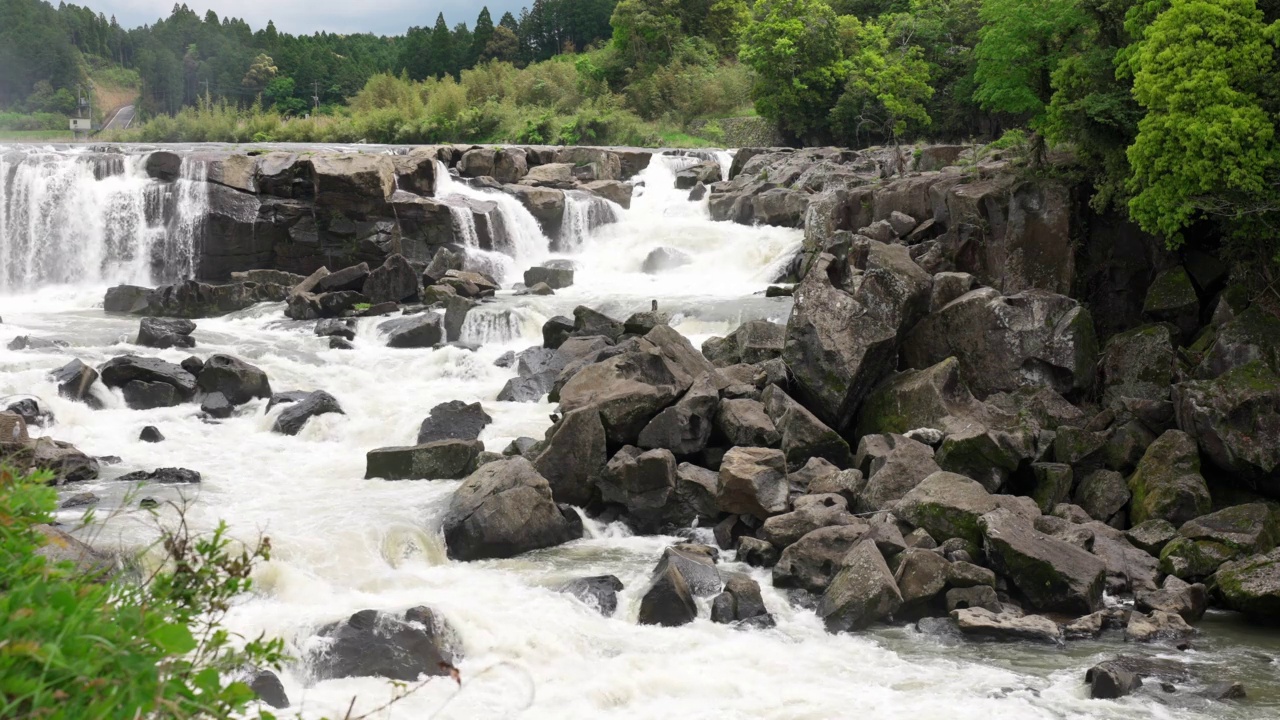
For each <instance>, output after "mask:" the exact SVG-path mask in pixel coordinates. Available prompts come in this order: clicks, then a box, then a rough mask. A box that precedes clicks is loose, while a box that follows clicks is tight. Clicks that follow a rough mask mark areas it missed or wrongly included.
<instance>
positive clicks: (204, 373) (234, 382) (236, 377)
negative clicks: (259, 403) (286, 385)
mask: <svg viewBox="0 0 1280 720" xmlns="http://www.w3.org/2000/svg"><path fill="white" fill-rule="evenodd" d="M196 384H197V386H198V387H199V388H200V390H201V392H204V393H208V394H212V393H222V395H223V396H224V397H226V399H227V402H229V403H230V404H232V405H243V404H245V403H247V402H249V401H250V400H253V399H254V398H270V397H271V383H270V382H268V380H267V374H266V373H265V372H263V371H262V370H261V369H260V368H258V367H255V366H253V365H250V364H249V363H247V362H245V361H243V360H240V359H237V358H233V357H231V356H230V355H214V356H213V357H211V358H209V359H208V360H206V361H205V363H204V368H203V369H202V370H201V371H200V377H199V378H197V380H196Z"/></svg>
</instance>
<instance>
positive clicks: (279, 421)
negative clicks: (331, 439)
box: [271, 390, 343, 435]
mask: <svg viewBox="0 0 1280 720" xmlns="http://www.w3.org/2000/svg"><path fill="white" fill-rule="evenodd" d="M328 413H338V414H339V415H341V414H343V412H342V406H341V405H339V404H338V399H337V398H335V397H334V396H332V395H330V394H329V393H327V392H325V391H323V390H316V391H315V392H313V393H310V394H308V395H307V396H306V397H305V398H303V399H301V400H298V401H296V402H293V403H290V404H289V407H287V408H285V410H284V412H282V413H280V416H279V417H277V418H276V422H275V424H274V425H272V426H271V430H272V432H278V433H280V434H282V435H297V434H298V433H299V432H301V431H302V428H303V427H304V426H305V425H306V424H307V421H308V420H310V419H311V418H313V417H316V416H318V415H325V414H328Z"/></svg>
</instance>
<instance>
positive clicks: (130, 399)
mask: <svg viewBox="0 0 1280 720" xmlns="http://www.w3.org/2000/svg"><path fill="white" fill-rule="evenodd" d="M121 394H122V395H124V403H125V405H126V406H128V407H129V408H130V409H132V410H152V409H154V408H162V407H173V406H175V405H180V404H181V403H182V402H183V401H184V400H187V399H189V398H184V397H182V395H180V394H179V393H178V391H177V390H175V389H174V387H173V386H172V385H168V384H166V383H162V382H145V381H142V380H130V381H129V383H128V384H126V385H125V386H124V387H123V388H122V389H121Z"/></svg>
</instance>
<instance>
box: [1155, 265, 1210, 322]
mask: <svg viewBox="0 0 1280 720" xmlns="http://www.w3.org/2000/svg"><path fill="white" fill-rule="evenodd" d="M1199 307H1200V298H1199V296H1197V295H1196V286H1195V285H1194V284H1193V283H1192V282H1191V276H1190V275H1188V274H1187V271H1186V269H1185V268H1183V267H1181V266H1179V267H1175V268H1170V269H1168V270H1165V271H1163V272H1161V273H1160V274H1159V275H1157V276H1156V279H1155V280H1154V281H1152V283H1151V287H1149V288H1147V298H1146V301H1145V302H1144V303H1143V304H1142V311H1143V312H1145V313H1147V314H1148V315H1152V316H1157V317H1159V316H1167V315H1169V314H1170V313H1179V312H1185V311H1186V310H1188V309H1189V308H1196V309H1197V310H1198V309H1199ZM1161 319H1163V318H1161Z"/></svg>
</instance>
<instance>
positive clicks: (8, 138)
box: [0, 130, 75, 142]
mask: <svg viewBox="0 0 1280 720" xmlns="http://www.w3.org/2000/svg"><path fill="white" fill-rule="evenodd" d="M74 139H75V138H74V137H73V136H72V134H71V131H70V130H0V142H72V141H73V140H74Z"/></svg>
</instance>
